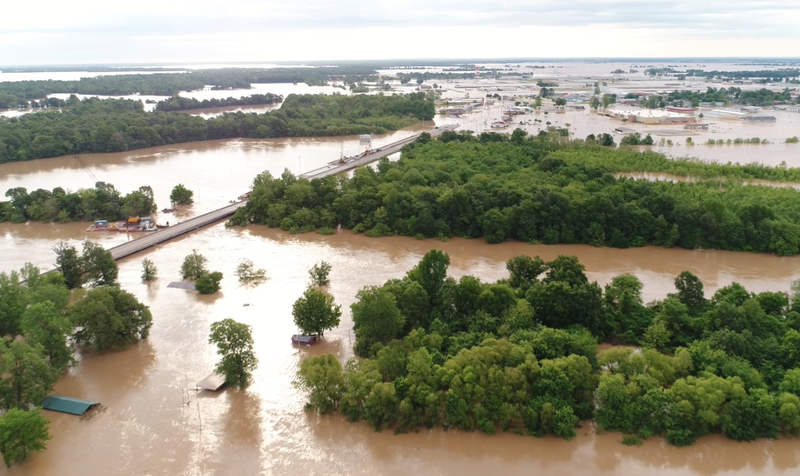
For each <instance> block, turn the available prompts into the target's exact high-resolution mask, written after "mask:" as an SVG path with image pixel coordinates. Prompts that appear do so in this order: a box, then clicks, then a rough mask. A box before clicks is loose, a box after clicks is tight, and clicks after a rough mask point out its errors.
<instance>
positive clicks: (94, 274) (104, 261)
mask: <svg viewBox="0 0 800 476" xmlns="http://www.w3.org/2000/svg"><path fill="white" fill-rule="evenodd" d="M81 260H82V262H83V266H82V268H83V272H84V273H85V276H84V280H85V282H86V283H88V284H89V285H90V286H92V287H98V286H118V285H119V283H118V282H117V276H118V275H119V267H118V266H117V262H116V261H115V260H114V257H113V256H112V255H111V252H110V251H108V250H106V249H105V248H103V247H102V246H101V245H99V244H97V243H94V242H92V241H89V240H86V241H84V242H83V256H81Z"/></svg>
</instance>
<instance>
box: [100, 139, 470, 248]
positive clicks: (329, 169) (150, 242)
mask: <svg viewBox="0 0 800 476" xmlns="http://www.w3.org/2000/svg"><path fill="white" fill-rule="evenodd" d="M457 127H458V124H451V125H447V126H441V127H437V128H436V129H431V130H430V131H427V132H428V133H429V134H430V135H431V136H432V137H435V136H438V135H439V134H441V133H442V132H444V131H452V130H453V129H455V128H457ZM420 134H422V133H421V132H420V133H418V134H414V135H413V136H411V137H406V138H405V139H402V140H399V141H397V142H393V143H391V144H389V145H385V146H382V147H380V150H379V151H378V152H374V153H372V154H369V155H367V156H365V157H362V158H360V159H357V160H353V161H351V162H346V163H344V164H339V163H337V164H331V165H327V166H325V167H321V168H319V169H316V170H312V171H310V172H306V173H304V174H302V175H300V177H303V178H307V179H309V180H311V179H315V178H323V177H328V176H331V175H336V174H340V173H342V172H346V171H348V170H352V169H354V168H356V167H360V166H362V165H366V164H369V163H372V162H375V161H376V160H379V159H381V158H383V157H386V156H387V155H391V154H394V153H395V152H398V151H399V150H400V149H402V148H403V146H405V145H406V144H410V143H411V142H414V141H415V140H417V138H419V136H420ZM245 204H247V200H242V201H240V202H236V203H234V204H232V205H228V206H226V207H223V208H220V209H218V210H214V211H212V212H208V213H205V214H203V215H200V216H196V217H194V218H191V219H189V220H186V221H184V222H181V223H178V224H177V225H172V226H170V227H169V228H163V229H160V230H158V231H155V232H153V233H149V234H147V235H146V236H143V237H141V238H137V239H135V240H131V241H129V242H127V243H123V244H121V245H118V246H115V247H113V248H109V249H108V251H110V252H111V256H113V257H114V259H115V260H118V259H122V258H124V257H126V256H130V255H132V254H134V253H138V252H139V251H142V250H145V249H147V248H150V247H151V246H156V245H158V244H161V243H163V242H165V241H168V240H171V239H173V238H176V237H178V236H181V235H184V234H186V233H190V232H192V231H194V230H197V229H198V228H201V227H204V226H207V225H210V224H212V223H216V222H218V221H220V220H224V219H226V218H228V217H230V216H232V215H233V214H234V213H236V210H238V209H239V208H241V207H243V206H245Z"/></svg>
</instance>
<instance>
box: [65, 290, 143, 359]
mask: <svg viewBox="0 0 800 476" xmlns="http://www.w3.org/2000/svg"><path fill="white" fill-rule="evenodd" d="M69 316H70V319H71V321H72V324H73V326H75V328H76V329H77V330H76V331H75V343H76V344H78V345H81V346H84V347H86V348H88V349H92V350H95V351H98V352H104V351H108V350H121V349H124V348H126V347H128V346H130V345H132V344H134V343H136V342H137V341H139V340H141V339H146V338H147V336H148V335H149V334H150V327H152V325H153V315H152V314H151V313H150V309H149V308H148V307H147V306H145V305H144V304H142V303H141V302H139V301H138V300H137V299H136V297H135V296H134V295H133V294H131V293H129V292H127V291H123V290H121V289H119V288H117V287H114V286H102V287H99V288H95V289H92V290H90V291H89V292H87V293H86V295H85V296H84V297H83V299H81V300H80V301H78V302H77V303H76V304H75V305H74V306H72V307H71V308H70V312H69Z"/></svg>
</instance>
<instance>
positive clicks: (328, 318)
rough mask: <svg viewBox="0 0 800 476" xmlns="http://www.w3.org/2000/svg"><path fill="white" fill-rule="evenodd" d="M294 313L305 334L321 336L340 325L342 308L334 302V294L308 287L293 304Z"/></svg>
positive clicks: (296, 322) (295, 321)
mask: <svg viewBox="0 0 800 476" xmlns="http://www.w3.org/2000/svg"><path fill="white" fill-rule="evenodd" d="M292 315H293V316H294V323H295V324H296V325H297V327H299V328H300V331H301V332H302V333H303V334H304V335H317V336H321V335H323V334H324V333H325V331H326V330H328V329H333V328H334V327H336V326H338V325H339V317H341V315H342V308H341V306H338V305H336V304H334V303H333V296H331V295H329V294H325V293H323V292H322V291H320V290H319V289H316V288H308V289H306V291H305V292H304V293H303V296H301V297H300V298H299V299H298V300H297V301H295V303H294V305H293V306H292Z"/></svg>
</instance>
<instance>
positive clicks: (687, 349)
mask: <svg viewBox="0 0 800 476" xmlns="http://www.w3.org/2000/svg"><path fill="white" fill-rule="evenodd" d="M449 264H450V260H449V256H448V255H447V254H446V253H443V252H441V251H438V250H433V251H430V252H429V253H427V254H426V255H425V256H424V257H423V258H422V260H421V261H420V262H419V264H418V265H417V266H415V267H414V268H412V269H411V270H409V271H408V273H407V274H406V276H405V277H403V278H402V279H393V280H389V281H387V282H386V283H385V284H383V285H381V286H367V287H365V288H363V289H362V290H361V291H359V292H358V293H357V301H356V302H355V303H354V304H352V306H351V311H352V318H353V326H354V331H355V335H356V342H355V351H356V353H357V354H358V355H359V356H360V357H362V358H361V359H358V360H356V359H351V360H350V361H348V362H347V363H346V364H345V365H344V366H342V365H341V364H340V363H339V362H338V361H337V360H336V358H335V357H334V356H333V355H330V354H327V355H320V356H316V357H312V358H308V359H305V360H304V361H302V362H301V365H300V368H299V370H298V373H297V380H296V383H297V385H298V386H299V387H300V388H301V389H303V390H304V391H305V392H306V393H307V395H308V401H307V404H306V409H307V410H313V411H317V412H320V413H330V412H340V413H341V414H342V415H344V416H346V417H347V418H348V419H349V420H351V421H354V422H355V421H361V420H363V421H366V422H367V423H369V424H370V425H372V426H373V427H374V428H375V429H376V430H378V431H380V430H381V429H385V428H392V429H394V430H395V431H396V432H407V431H415V430H416V429H417V428H420V427H427V428H433V427H439V426H441V427H444V428H445V429H446V428H458V429H461V430H466V431H473V430H476V429H477V430H480V431H483V432H485V433H489V434H491V433H494V432H496V431H512V432H516V433H522V434H530V435H536V436H542V435H545V434H554V435H556V436H558V437H561V438H565V439H570V438H572V437H573V436H575V434H576V428H577V427H578V426H579V421H581V420H588V419H594V420H595V422H596V423H597V424H598V426H599V427H600V428H601V429H603V430H608V431H619V432H622V433H624V434H627V435H630V436H628V437H626V438H625V441H626V442H627V443H638V442H639V438H648V437H650V436H654V435H661V436H664V437H665V438H666V440H667V441H668V442H669V443H671V444H673V445H678V446H683V445H688V444H691V443H693V442H694V441H695V440H696V439H697V438H698V437H700V436H702V435H704V434H708V433H722V434H724V435H725V436H727V437H728V438H732V439H735V440H738V441H752V440H754V439H757V438H775V437H777V436H778V435H787V436H790V435H792V436H796V435H798V434H800V332H798V331H800V312H799V311H800V285H795V286H793V291H792V294H791V295H789V294H787V293H784V292H763V293H760V294H755V293H751V292H748V291H747V290H746V289H744V288H743V287H742V286H741V285H739V284H737V283H734V284H732V285H730V286H726V287H724V288H721V289H719V290H718V291H717V292H716V293H714V294H713V296H712V297H711V298H710V299H707V298H706V297H705V292H704V288H703V283H702V282H701V281H700V280H699V279H698V278H697V277H696V276H694V275H693V274H691V273H689V272H686V271H685V272H682V273H681V274H680V275H679V276H677V277H676V279H675V293H672V294H670V295H668V297H667V298H665V299H663V300H661V301H653V302H651V303H648V304H645V303H644V302H643V300H642V295H641V291H642V283H641V281H639V279H638V278H636V277H635V276H633V275H630V274H624V275H620V276H617V277H615V278H613V279H612V280H611V282H610V283H609V284H607V285H606V286H605V287H601V286H599V285H598V284H597V283H596V282H589V280H588V278H587V276H586V274H585V269H584V267H583V265H581V264H580V263H579V262H578V260H577V258H575V257H574V256H559V257H558V258H556V259H555V260H553V261H549V262H545V261H543V260H542V259H540V258H539V257H533V258H531V257H529V256H517V257H514V258H512V259H510V260H509V261H508V262H507V263H506V267H507V269H508V271H509V276H508V277H507V278H504V279H501V280H499V281H497V282H495V283H484V282H482V281H481V280H480V279H479V278H477V277H475V276H464V277H462V278H460V279H458V280H456V279H454V278H451V277H448V276H447V269H448V266H449ZM598 342H610V343H613V344H624V346H616V347H613V348H610V349H608V350H606V351H603V352H601V353H600V354H599V355H597V343H598Z"/></svg>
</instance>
